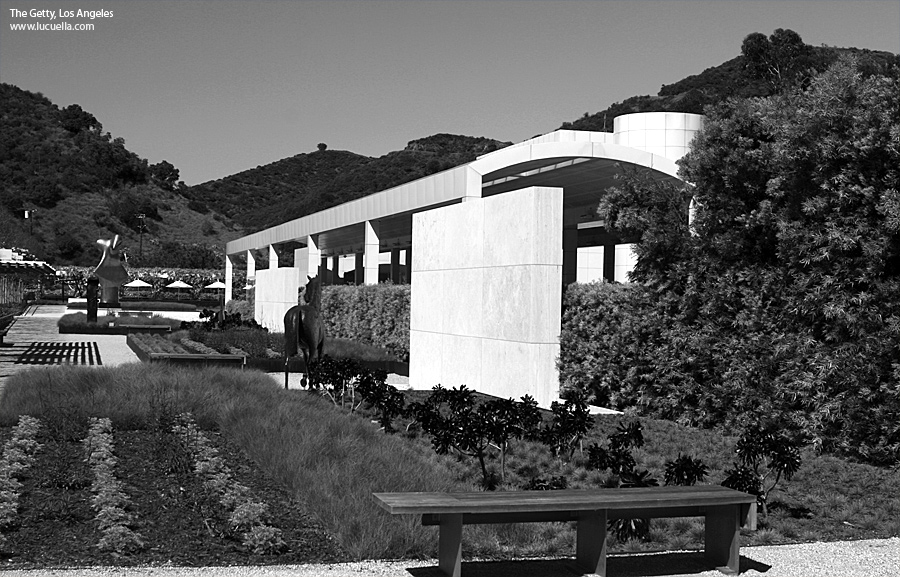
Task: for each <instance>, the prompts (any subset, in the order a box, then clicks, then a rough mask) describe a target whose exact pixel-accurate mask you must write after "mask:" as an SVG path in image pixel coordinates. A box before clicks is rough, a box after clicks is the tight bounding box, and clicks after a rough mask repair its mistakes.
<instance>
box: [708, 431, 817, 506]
mask: <svg viewBox="0 0 900 577" xmlns="http://www.w3.org/2000/svg"><path fill="white" fill-rule="evenodd" d="M735 453H737V456H738V462H737V463H735V464H734V466H733V467H732V468H731V469H727V470H726V471H725V475H726V476H725V480H724V481H722V485H724V486H726V487H731V488H732V489H737V490H738V491H744V492H746V493H750V494H751V495H756V501H757V504H759V506H760V507H761V509H762V511H761V514H762V516H763V517H766V516H768V512H769V511H768V502H769V494H770V493H771V492H772V491H773V490H774V489H775V487H776V486H777V485H778V482H779V481H781V479H782V478H784V479H785V480H786V481H790V480H791V477H793V476H794V473H796V472H797V471H798V470H799V469H800V465H801V464H802V463H803V459H802V457H801V456H800V443H799V441H798V440H797V439H793V438H791V437H789V436H788V435H787V434H786V433H784V432H781V431H779V430H777V429H776V428H775V426H773V425H769V426H760V425H755V426H752V427H751V428H749V429H748V430H746V431H745V432H744V434H743V435H741V438H740V439H739V440H738V442H737V446H736V448H735Z"/></svg>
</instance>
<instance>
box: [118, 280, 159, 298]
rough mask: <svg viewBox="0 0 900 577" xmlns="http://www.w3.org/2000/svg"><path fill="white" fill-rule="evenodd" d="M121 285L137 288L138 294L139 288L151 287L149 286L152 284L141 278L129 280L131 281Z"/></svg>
mask: <svg viewBox="0 0 900 577" xmlns="http://www.w3.org/2000/svg"><path fill="white" fill-rule="evenodd" d="M122 286H123V287H125V288H133V289H138V291H137V292H138V294H140V292H141V291H140V289H145V288H149V287H151V286H153V285H151V284H150V283H148V282H144V281H142V280H141V279H135V280H133V281H131V282H127V283H125V284H123V285H122Z"/></svg>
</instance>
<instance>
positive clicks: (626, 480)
mask: <svg viewBox="0 0 900 577" xmlns="http://www.w3.org/2000/svg"><path fill="white" fill-rule="evenodd" d="M658 485H659V481H657V480H656V479H654V478H653V477H652V476H651V475H650V471H646V470H632V471H627V472H624V473H622V474H621V483H620V484H619V486H620V487H622V488H624V489H631V488H635V487H656V486H658ZM608 528H609V530H610V531H612V532H613V534H615V536H616V539H618V540H619V541H621V542H625V541H629V540H631V539H638V540H639V539H645V538H646V537H647V535H649V534H650V519H614V520H612V521H610V522H609V523H608Z"/></svg>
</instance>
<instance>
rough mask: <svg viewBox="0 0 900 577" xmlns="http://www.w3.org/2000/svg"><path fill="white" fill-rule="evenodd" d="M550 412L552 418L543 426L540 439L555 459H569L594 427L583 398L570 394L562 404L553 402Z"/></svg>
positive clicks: (578, 394) (582, 396) (579, 395)
mask: <svg viewBox="0 0 900 577" xmlns="http://www.w3.org/2000/svg"><path fill="white" fill-rule="evenodd" d="M550 411H551V412H552V413H553V418H552V420H551V421H550V422H549V423H547V424H545V425H544V428H543V429H542V430H541V432H540V439H541V441H542V442H543V443H544V444H545V445H547V446H548V447H549V448H550V451H551V452H552V453H553V454H554V455H555V456H556V457H562V456H565V457H566V458H567V459H571V458H572V455H573V454H574V453H575V449H576V448H578V447H579V446H581V441H582V440H583V439H584V437H585V435H587V433H588V431H590V430H591V427H593V426H594V420H593V419H592V418H591V413H590V411H589V410H588V407H587V402H586V400H585V397H584V395H582V394H581V393H579V392H575V393H572V394H571V395H570V397H569V398H568V399H566V400H565V402H564V403H560V402H558V401H553V402H552V403H551V404H550Z"/></svg>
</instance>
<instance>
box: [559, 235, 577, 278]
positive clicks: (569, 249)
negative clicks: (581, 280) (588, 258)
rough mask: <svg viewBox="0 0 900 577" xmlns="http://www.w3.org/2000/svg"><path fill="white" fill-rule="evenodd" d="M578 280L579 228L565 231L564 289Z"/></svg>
mask: <svg viewBox="0 0 900 577" xmlns="http://www.w3.org/2000/svg"><path fill="white" fill-rule="evenodd" d="M577 280H578V228H577V227H570V228H564V229H563V259H562V283H563V286H564V287H567V286H569V285H570V284H572V283H573V282H575V281H577Z"/></svg>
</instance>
